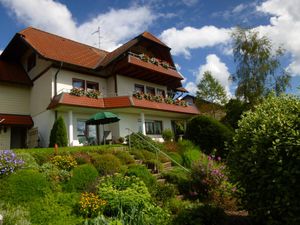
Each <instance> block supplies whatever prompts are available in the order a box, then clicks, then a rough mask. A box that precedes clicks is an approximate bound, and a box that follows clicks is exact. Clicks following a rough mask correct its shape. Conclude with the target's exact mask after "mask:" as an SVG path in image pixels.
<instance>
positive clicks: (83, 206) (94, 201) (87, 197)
mask: <svg viewBox="0 0 300 225" xmlns="http://www.w3.org/2000/svg"><path fill="white" fill-rule="evenodd" d="M106 203H107V202H106V201H105V200H102V199H100V197H99V196H98V195H96V194H94V193H88V192H85V193H82V194H81V197H80V201H79V206H80V208H79V212H80V214H81V215H83V216H84V217H86V218H91V217H95V216H97V215H98V214H99V213H100V212H102V211H103V209H104V206H105V205H106Z"/></svg>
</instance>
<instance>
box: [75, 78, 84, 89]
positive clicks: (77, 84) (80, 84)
mask: <svg viewBox="0 0 300 225" xmlns="http://www.w3.org/2000/svg"><path fill="white" fill-rule="evenodd" d="M73 88H82V89H84V80H77V79H73Z"/></svg>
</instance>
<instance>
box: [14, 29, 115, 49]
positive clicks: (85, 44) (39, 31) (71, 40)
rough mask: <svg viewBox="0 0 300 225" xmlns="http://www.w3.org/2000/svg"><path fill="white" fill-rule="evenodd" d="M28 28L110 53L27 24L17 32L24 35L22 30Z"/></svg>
mask: <svg viewBox="0 0 300 225" xmlns="http://www.w3.org/2000/svg"><path fill="white" fill-rule="evenodd" d="M30 29H33V30H37V31H39V32H42V33H46V34H49V35H53V36H56V37H58V38H62V39H65V40H67V41H71V42H74V43H77V44H80V45H84V46H87V47H90V48H92V49H95V50H97V51H102V52H105V53H110V52H109V51H106V50H104V49H100V48H96V47H93V46H91V45H88V44H85V43H82V42H79V41H75V40H72V39H70V38H67V37H63V36H60V35H58V34H54V33H50V32H48V31H44V30H41V29H38V28H36V27H32V26H29V27H27V28H25V29H23V30H21V31H19V32H18V34H21V35H24V34H22V32H24V31H26V30H30Z"/></svg>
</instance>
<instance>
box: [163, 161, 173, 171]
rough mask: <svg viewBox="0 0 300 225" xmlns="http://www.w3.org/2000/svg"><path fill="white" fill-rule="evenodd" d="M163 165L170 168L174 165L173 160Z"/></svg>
mask: <svg viewBox="0 0 300 225" xmlns="http://www.w3.org/2000/svg"><path fill="white" fill-rule="evenodd" d="M162 165H163V168H164V169H166V168H170V167H172V162H165V163H163V164H162Z"/></svg>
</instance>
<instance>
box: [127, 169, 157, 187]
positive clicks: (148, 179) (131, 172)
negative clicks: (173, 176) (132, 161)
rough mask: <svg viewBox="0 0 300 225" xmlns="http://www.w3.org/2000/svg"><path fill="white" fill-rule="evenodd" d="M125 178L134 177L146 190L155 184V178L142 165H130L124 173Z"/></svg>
mask: <svg viewBox="0 0 300 225" xmlns="http://www.w3.org/2000/svg"><path fill="white" fill-rule="evenodd" d="M126 176H129V177H131V176H136V177H138V178H140V179H141V180H142V181H143V182H144V183H145V184H146V186H147V187H148V188H150V187H152V186H153V185H154V184H155V183H156V179H155V177H153V176H152V174H151V173H150V171H149V170H148V169H147V168H146V167H145V166H144V165H130V166H129V167H128V170H127V172H126Z"/></svg>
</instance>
